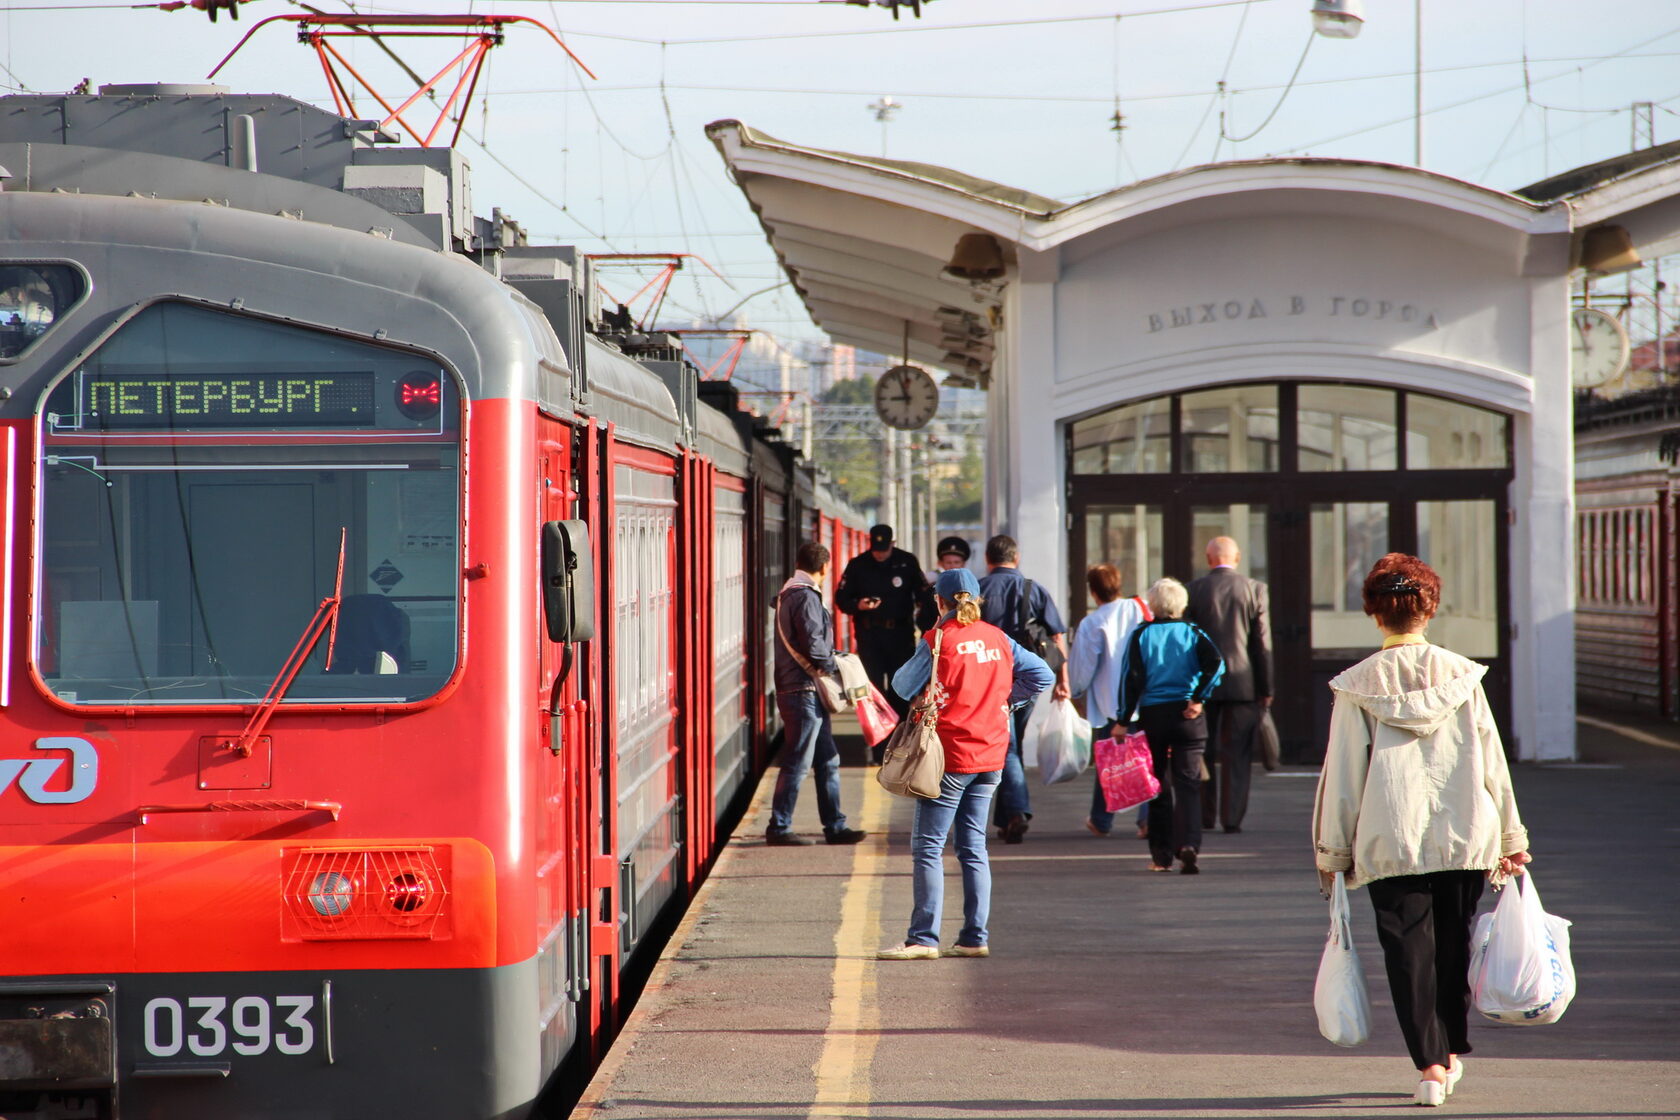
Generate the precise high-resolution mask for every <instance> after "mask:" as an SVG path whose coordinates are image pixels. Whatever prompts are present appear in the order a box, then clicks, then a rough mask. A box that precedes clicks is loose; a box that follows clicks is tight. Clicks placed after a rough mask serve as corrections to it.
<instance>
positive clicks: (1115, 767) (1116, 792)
mask: <svg viewBox="0 0 1680 1120" xmlns="http://www.w3.org/2000/svg"><path fill="white" fill-rule="evenodd" d="M1091 761H1092V763H1093V764H1094V765H1095V766H1096V768H1097V780H1098V781H1099V782H1101V783H1102V791H1103V800H1104V802H1106V803H1107V805H1108V811H1109V812H1111V813H1120V812H1124V811H1125V810H1127V809H1131V808H1135V807H1136V806H1138V805H1142V804H1143V803H1144V802H1145V801H1153V800H1154V799H1155V796H1156V795H1157V794H1158V793H1160V792H1161V783H1160V782H1159V781H1158V780H1157V779H1156V777H1155V761H1154V758H1153V756H1152V755H1150V753H1149V740H1148V739H1146V738H1145V737H1144V734H1143V732H1141V731H1134V732H1132V733H1131V734H1130V735H1127V736H1126V737H1125V738H1123V739H1104V740H1103V741H1102V742H1100V743H1098V744H1096V745H1095V746H1093V747H1092V748H1091Z"/></svg>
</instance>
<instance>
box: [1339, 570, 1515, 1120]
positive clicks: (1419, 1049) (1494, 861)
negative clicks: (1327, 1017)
mask: <svg viewBox="0 0 1680 1120" xmlns="http://www.w3.org/2000/svg"><path fill="white" fill-rule="evenodd" d="M1440 602H1441V578H1440V576H1438V575H1436V574H1435V570H1434V569H1433V568H1431V567H1430V566H1429V565H1428V564H1425V563H1424V562H1423V561H1422V560H1419V559H1418V558H1417V557H1415V556H1408V555H1406V554H1405V553H1401V552H1391V553H1389V554H1388V555H1387V556H1384V557H1383V558H1382V559H1381V560H1379V561H1377V563H1376V566H1375V567H1373V568H1372V569H1371V573H1370V574H1369V575H1368V576H1366V577H1365V587H1364V603H1365V613H1366V614H1368V615H1370V616H1371V617H1372V619H1374V620H1375V622H1376V624H1377V628H1378V629H1379V630H1381V631H1382V633H1383V637H1384V640H1383V647H1382V649H1381V650H1380V651H1379V652H1377V653H1374V654H1372V655H1371V656H1370V657H1367V658H1366V659H1365V660H1363V661H1361V662H1360V663H1359V664H1357V665H1355V666H1353V667H1352V668H1351V669H1348V670H1347V671H1346V672H1344V673H1342V674H1341V675H1340V676H1338V677H1336V678H1335V679H1334V680H1332V681H1331V682H1330V688H1331V690H1332V692H1333V693H1334V695H1335V701H1334V706H1333V707H1332V709H1331V714H1330V742H1329V746H1328V747H1327V749H1326V751H1325V755H1324V769H1323V771H1322V772H1320V774H1319V778H1318V795H1317V798H1316V801H1315V804H1314V806H1313V849H1314V851H1315V852H1316V853H1317V862H1318V871H1319V877H1320V879H1321V881H1322V885H1323V886H1324V887H1325V891H1326V894H1328V892H1329V887H1330V885H1331V882H1332V877H1333V876H1334V874H1335V873H1336V872H1338V871H1341V872H1344V873H1346V876H1347V885H1348V886H1349V887H1357V886H1362V885H1364V886H1369V887H1370V892H1371V904H1372V906H1373V907H1374V908H1375V910H1376V915H1377V937H1378V940H1379V941H1381V942H1382V949H1383V961H1384V963H1385V964H1386V966H1387V970H1388V983H1389V989H1390V991H1391V992H1392V994H1393V997H1394V1011H1395V1014H1396V1015H1397V1016H1398V1017H1399V1019H1400V1031H1401V1034H1403V1035H1404V1036H1405V1039H1406V1048H1407V1049H1408V1050H1409V1051H1410V1052H1411V1056H1412V1062H1413V1064H1415V1065H1416V1066H1417V1068H1418V1075H1419V1080H1418V1084H1417V1088H1416V1090H1415V1093H1414V1098H1415V1100H1416V1101H1417V1103H1418V1104H1420V1105H1439V1104H1441V1103H1442V1101H1444V1100H1445V1099H1446V1097H1447V1095H1448V1094H1449V1093H1451V1092H1452V1090H1453V1088H1454V1087H1455V1086H1456V1085H1457V1084H1458V1079H1459V1078H1460V1077H1462V1076H1463V1074H1464V1063H1463V1062H1461V1061H1459V1055H1460V1054H1466V1053H1468V1052H1469V1051H1470V1041H1469V1038H1468V1037H1467V1032H1468V1026H1469V1012H1470V985H1469V981H1468V978H1467V974H1468V969H1469V961H1470V922H1471V919H1472V918H1474V917H1475V913H1476V903H1477V901H1478V900H1479V899H1480V898H1481V894H1482V887H1483V884H1484V882H1485V881H1486V879H1487V878H1488V877H1489V876H1490V875H1500V876H1504V875H1512V874H1521V873H1522V865H1523V864H1525V863H1527V862H1529V856H1528V851H1527V849H1528V833H1527V832H1526V831H1525V830H1524V829H1523V825H1522V820H1521V818H1519V817H1518V815H1517V803H1516V799H1515V797H1514V796H1513V794H1512V792H1511V775H1510V771H1509V770H1508V769H1507V768H1506V765H1505V751H1504V747H1503V746H1502V745H1501V743H1500V741H1499V731H1498V729H1497V728H1496V727H1495V726H1494V723H1493V715H1492V713H1491V711H1490V710H1489V708H1488V702H1487V696H1486V694H1485V693H1483V691H1482V677H1483V675H1484V674H1486V672H1487V667H1486V666H1484V665H1478V664H1477V663H1476V662H1474V661H1471V660H1469V659H1468V658H1464V657H1460V656H1459V655H1458V654H1456V653H1451V652H1449V651H1447V650H1444V649H1442V648H1441V647H1439V646H1434V645H1430V644H1429V641H1428V640H1427V639H1426V638H1425V637H1424V636H1423V631H1424V627H1425V626H1427V625H1428V623H1429V620H1430V619H1431V618H1432V617H1434V614H1435V611H1436V609H1437V608H1438V607H1439V606H1440Z"/></svg>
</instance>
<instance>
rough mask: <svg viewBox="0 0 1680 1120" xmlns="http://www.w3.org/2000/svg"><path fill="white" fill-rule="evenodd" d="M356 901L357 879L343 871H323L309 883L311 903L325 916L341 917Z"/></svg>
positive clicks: (316, 911)
mask: <svg viewBox="0 0 1680 1120" xmlns="http://www.w3.org/2000/svg"><path fill="white" fill-rule="evenodd" d="M355 901H356V881H355V880H354V879H352V878H350V876H348V875H346V874H344V872H342V871H323V872H321V873H320V874H319V875H316V876H315V878H314V879H313V880H311V881H310V884H309V905H310V906H312V907H314V909H315V913H317V914H319V915H321V917H323V918H339V917H343V916H344V915H345V914H346V913H348V912H349V910H350V906H351V904H352V903H354V902H355Z"/></svg>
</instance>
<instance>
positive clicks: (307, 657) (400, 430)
mask: <svg viewBox="0 0 1680 1120" xmlns="http://www.w3.org/2000/svg"><path fill="white" fill-rule="evenodd" d="M390 139H391V138H390V137H387V136H384V135H383V134H381V133H380V132H379V130H378V128H377V126H376V125H374V124H371V123H370V122H358V121H349V120H344V119H341V118H339V117H337V116H334V115H332V114H330V113H325V112H323V111H321V110H319V109H316V108H314V107H312V106H310V105H307V104H304V103H301V102H297V101H294V100H291V99H289V98H285V97H281V96H245V95H231V96H230V95H228V94H227V93H226V91H224V90H220V89H218V88H216V87H106V88H105V89H102V90H101V91H100V93H99V94H98V95H85V96H83V95H76V96H35V95H27V96H16V97H9V98H5V99H0V167H3V168H4V169H5V171H6V172H7V173H9V175H8V177H6V178H4V179H3V180H0V187H3V189H0V479H3V485H4V491H3V500H4V504H5V511H4V518H3V520H0V532H3V534H4V543H3V546H0V556H3V566H0V962H3V965H0V972H3V973H4V977H3V978H0V1115H4V1116H6V1117H8V1118H16V1117H30V1118H33V1120H69V1118H71V1117H84V1116H85V1117H107V1118H109V1117H119V1116H120V1117H123V1118H126V1120H132V1118H135V1117H148V1118H164V1117H167V1118H172V1120H178V1118H180V1117H187V1116H229V1117H232V1116H237V1117H287V1118H301V1117H369V1116H402V1117H406V1118H419V1117H440V1118H447V1120H463V1118H468V1117H518V1116H523V1115H526V1114H527V1113H529V1112H530V1111H531V1110H532V1109H533V1108H536V1107H537V1106H538V1101H539V1098H540V1097H541V1094H542V1093H543V1090H544V1086H545V1085H546V1084H549V1083H550V1082H551V1081H552V1080H553V1078H554V1075H555V1072H556V1070H558V1069H560V1068H561V1067H562V1065H563V1063H564V1064H566V1065H567V1066H573V1065H577V1066H581V1067H584V1068H587V1067H588V1066H589V1064H590V1063H591V1062H593V1061H594V1060H595V1059H597V1058H598V1057H599V1055H600V1054H601V1053H602V1051H603V1050H604V1047H605V1045H606V1044H607V1042H608V1041H609V1040H610V1037H611V1034H612V1032H613V1030H614V1028H615V1026H616V1024H617V1022H618V1021H619V1019H620V1018H621V1016H622V1014H623V1011H624V1008H625V1001H626V998H627V997H626V993H627V990H628V987H629V980H628V978H629V977H630V976H631V975H633V970H634V968H635V967H636V965H637V963H638V959H639V957H640V958H645V956H646V952H647V950H648V948H649V947H650V946H652V945H653V943H654V941H655V940H656V939H657V934H658V931H659V929H660V927H661V923H662V921H666V920H668V919H669V917H670V916H671V915H672V913H673V912H674V911H676V910H679V909H680V908H681V907H682V905H683V904H684V902H685V900H686V898H687V897H688V896H689V895H690V893H691V892H692V890H693V888H694V887H695V886H696V884H697V883H698V881H699V880H700V879H701V878H702V877H703V875H704V874H705V872H706V869H707V867H708V866H709V864H710V862H711V860H712V858H713V856H714V855H715V853H716V852H717V850H718V847H719V845H720V843H721V842H722V841H723V840H724V839H725V838H726V836H727V829H728V827H729V826H730V824H731V822H732V814H738V813H739V811H740V808H741V806H742V801H743V798H744V797H745V796H746V795H747V793H748V787H749V786H750V785H751V784H752V780H753V778H754V777H755V776H756V774H757V773H758V772H759V770H760V768H761V767H762V765H763V763H764V761H765V755H766V753H767V751H766V747H767V744H768V741H769V737H770V734H771V733H772V731H773V730H774V727H773V722H774V719H775V709H774V704H773V703H769V702H767V701H768V699H769V692H770V688H771V677H770V673H769V670H768V665H767V658H768V655H769V653H770V645H769V643H770V640H771V636H772V635H771V630H770V626H769V621H770V614H769V601H770V596H771V595H773V594H774V592H775V590H776V588H777V586H779V584H780V581H781V579H782V578H783V576H784V575H785V574H786V572H787V570H788V567H789V561H790V559H791V554H792V551H793V549H794V548H795V547H796V545H797V542H798V540H799V539H800V538H804V537H811V536H814V535H820V536H821V537H822V539H824V541H825V543H827V544H829V545H830V547H831V548H833V549H834V550H835V551H836V553H837V554H841V555H844V554H846V553H848V552H850V551H854V550H857V549H860V548H861V547H863V545H862V541H863V539H864V538H863V534H862V532H861V526H860V525H859V524H858V520H857V517H856V515H855V513H854V512H853V511H851V510H850V509H849V508H848V507H846V506H845V505H844V504H843V502H842V501H841V500H840V499H839V498H838V496H837V495H835V494H833V493H832V492H831V491H829V490H828V488H827V487H826V486H825V485H824V484H823V483H822V481H821V479H820V477H819V476H817V475H816V474H815V473H814V472H813V471H812V470H811V469H810V468H809V467H808V466H806V465H805V464H803V463H801V462H799V461H798V459H797V456H796V455H795V454H794V452H793V451H792V449H791V448H790V447H788V446H787V445H785V444H783V443H781V442H780V441H779V440H776V439H775V438H773V435H774V433H773V432H768V431H766V429H765V427H764V425H763V424H762V422H755V421H754V420H752V419H751V418H750V417H747V416H745V415H743V414H741V413H740V412H738V411H736V410H735V409H734V408H733V407H732V406H733V401H732V399H729V391H728V388H727V387H726V386H713V385H704V384H701V383H699V382H698V381H697V379H696V377H697V375H696V373H695V370H694V367H693V366H692V365H691V364H688V363H685V362H684V361H682V359H681V355H680V353H679V352H678V351H676V350H674V349H669V348H668V344H669V341H670V340H669V339H668V338H665V339H662V338H660V337H658V336H654V337H646V336H635V335H619V336H617V338H616V342H615V341H614V339H613V338H612V337H611V336H610V335H609V336H608V337H602V334H601V329H602V322H601V316H600V315H599V314H598V312H597V310H596V309H595V308H594V305H593V304H592V301H591V289H592V287H593V285H592V283H591V281H590V277H589V266H588V262H587V260H585V259H583V258H580V257H579V256H578V255H577V254H576V253H575V252H573V251H572V250H570V249H564V248H553V247H540V246H533V245H530V244H528V243H527V239H526V238H525V237H524V236H523V234H522V232H521V231H520V230H519V229H518V227H517V226H516V225H515V224H514V223H512V222H511V221H508V220H507V219H505V218H503V217H502V216H501V215H500V214H499V213H498V214H497V216H496V217H495V219H494V220H489V221H487V220H485V219H482V218H477V217H475V216H474V215H473V212H472V207H471V200H470V194H469V191H468V181H467V177H466V168H465V166H464V163H463V161H462V158H461V156H460V155H459V154H458V153H456V152H452V151H449V150H437V149H417V148H402V147H398V146H393V145H392V144H390V143H386V142H385V141H387V140H390Z"/></svg>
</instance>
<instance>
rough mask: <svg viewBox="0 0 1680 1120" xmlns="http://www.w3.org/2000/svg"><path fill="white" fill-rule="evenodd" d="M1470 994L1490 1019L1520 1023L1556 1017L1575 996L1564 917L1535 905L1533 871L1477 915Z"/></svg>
mask: <svg viewBox="0 0 1680 1120" xmlns="http://www.w3.org/2000/svg"><path fill="white" fill-rule="evenodd" d="M1519 884H1521V885H1520V886H1519ZM1470 993H1471V996H1472V998H1473V1000H1474V1002H1475V1005H1476V1010H1477V1011H1480V1012H1481V1013H1482V1014H1483V1015H1485V1016H1487V1017H1488V1018H1489V1019H1492V1020H1494V1021H1495V1022H1499V1023H1515V1024H1518V1025H1520V1026H1538V1025H1539V1024H1541V1023H1555V1022H1557V1021H1558V1019H1559V1018H1561V1017H1562V1015H1563V1013H1564V1010H1565V1009H1567V1008H1568V1007H1569V1001H1570V1000H1572V999H1574V998H1575V966H1574V964H1573V963H1571V961H1570V959H1569V922H1568V921H1567V920H1566V919H1564V918H1560V917H1558V916H1557V915H1555V914H1548V913H1546V911H1545V909H1544V908H1543V907H1542V906H1541V905H1540V892H1539V891H1538V890H1536V889H1535V887H1534V872H1532V871H1529V872H1526V873H1524V874H1522V875H1518V876H1516V877H1515V878H1514V879H1513V880H1512V881H1511V882H1509V883H1507V884H1506V885H1505V889H1504V890H1502V891H1500V892H1499V902H1498V904H1497V905H1496V906H1494V908H1493V911H1492V912H1491V913H1488V914H1483V915H1482V916H1481V917H1479V918H1477V919H1476V925H1475V928H1474V929H1473V930H1472V931H1471V934H1470Z"/></svg>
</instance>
